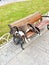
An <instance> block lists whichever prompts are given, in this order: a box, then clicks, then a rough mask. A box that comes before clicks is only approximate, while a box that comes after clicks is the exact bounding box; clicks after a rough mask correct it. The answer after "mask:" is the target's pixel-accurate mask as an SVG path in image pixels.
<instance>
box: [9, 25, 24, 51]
mask: <svg viewBox="0 0 49 65" xmlns="http://www.w3.org/2000/svg"><path fill="white" fill-rule="evenodd" d="M10 33H11V34H12V35H13V41H14V42H15V43H16V44H17V45H18V44H20V45H21V48H22V49H23V50H24V48H23V44H24V42H25V37H24V33H23V32H22V31H20V30H19V29H18V28H17V27H16V26H14V27H13V28H11V31H10Z"/></svg>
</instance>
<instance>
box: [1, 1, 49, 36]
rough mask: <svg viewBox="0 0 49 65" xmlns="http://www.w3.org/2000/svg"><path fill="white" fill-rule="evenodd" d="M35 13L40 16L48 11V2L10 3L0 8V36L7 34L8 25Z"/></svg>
mask: <svg viewBox="0 0 49 65" xmlns="http://www.w3.org/2000/svg"><path fill="white" fill-rule="evenodd" d="M36 11H40V12H41V13H42V14H44V13H46V12H48V11H49V0H47V1H46V0H40V1H39V0H30V1H26V2H17V3H11V4H8V5H5V6H1V7H0V36H2V35H3V34H4V33H7V32H9V27H8V24H10V23H12V22H14V21H16V20H18V19H21V18H23V17H25V16H27V15H29V14H32V13H34V12H36Z"/></svg>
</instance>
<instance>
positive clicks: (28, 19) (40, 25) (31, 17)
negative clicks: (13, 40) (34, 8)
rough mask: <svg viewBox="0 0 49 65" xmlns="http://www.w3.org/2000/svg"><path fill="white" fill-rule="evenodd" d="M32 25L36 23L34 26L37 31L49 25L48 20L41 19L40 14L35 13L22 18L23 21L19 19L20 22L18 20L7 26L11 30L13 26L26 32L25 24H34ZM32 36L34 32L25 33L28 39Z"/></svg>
mask: <svg viewBox="0 0 49 65" xmlns="http://www.w3.org/2000/svg"><path fill="white" fill-rule="evenodd" d="M39 20H40V21H39ZM34 23H37V24H35V26H36V27H38V28H39V29H42V28H44V27H45V26H46V25H47V24H49V20H46V19H42V15H41V13H40V12H36V13H34V14H31V15H29V16H27V17H25V18H23V19H20V20H18V21H16V22H13V23H11V24H9V27H10V28H12V27H14V26H17V27H18V28H19V29H22V30H23V31H25V32H26V31H27V29H28V26H27V24H34ZM34 34H35V32H31V31H28V32H27V33H26V35H27V37H28V38H29V37H30V36H32V35H34Z"/></svg>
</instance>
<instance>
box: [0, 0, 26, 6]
mask: <svg viewBox="0 0 49 65" xmlns="http://www.w3.org/2000/svg"><path fill="white" fill-rule="evenodd" d="M21 1H25V0H1V1H0V6H3V5H6V4H8V3H12V2H21Z"/></svg>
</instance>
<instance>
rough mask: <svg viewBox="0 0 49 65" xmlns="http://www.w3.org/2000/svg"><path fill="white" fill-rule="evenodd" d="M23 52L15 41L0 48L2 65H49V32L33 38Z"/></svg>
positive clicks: (0, 64) (44, 31) (0, 62)
mask: <svg viewBox="0 0 49 65" xmlns="http://www.w3.org/2000/svg"><path fill="white" fill-rule="evenodd" d="M24 47H25V50H22V49H21V47H20V46H19V45H18V46H16V45H15V44H14V43H13V41H12V40H11V41H9V42H8V43H7V44H5V45H4V46H2V47H0V65H49V31H48V30H47V29H46V28H45V29H44V30H43V31H42V32H41V35H36V36H35V37H33V38H31V41H30V42H29V43H26V44H25V45H24Z"/></svg>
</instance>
